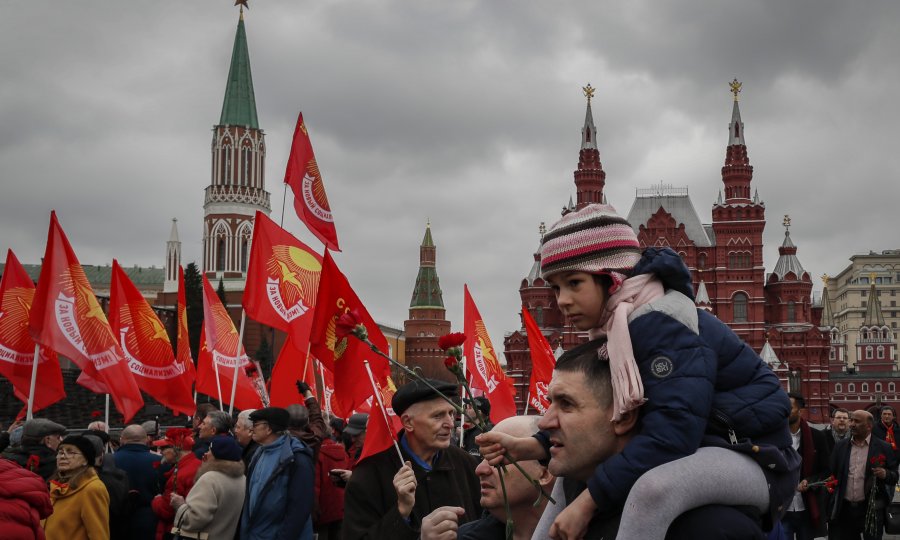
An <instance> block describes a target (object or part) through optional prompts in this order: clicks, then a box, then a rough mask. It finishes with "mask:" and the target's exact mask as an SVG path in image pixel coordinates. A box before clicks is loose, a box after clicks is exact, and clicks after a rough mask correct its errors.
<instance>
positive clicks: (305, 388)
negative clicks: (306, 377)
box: [297, 381, 310, 396]
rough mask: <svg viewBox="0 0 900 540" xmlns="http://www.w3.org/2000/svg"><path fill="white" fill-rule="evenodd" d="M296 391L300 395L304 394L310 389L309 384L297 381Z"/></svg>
mask: <svg viewBox="0 0 900 540" xmlns="http://www.w3.org/2000/svg"><path fill="white" fill-rule="evenodd" d="M297 391H298V392H300V395H301V396H304V395H306V393H307V392H309V391H310V389H309V385H308V384H306V382H304V381H297Z"/></svg>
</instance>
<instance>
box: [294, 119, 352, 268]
mask: <svg viewBox="0 0 900 540" xmlns="http://www.w3.org/2000/svg"><path fill="white" fill-rule="evenodd" d="M284 183H285V184H287V185H289V186H291V191H292V192H293V193H294V210H295V211H296V212H297V216H299V217H300V219H301V220H303V222H304V223H306V226H307V227H309V230H310V231H312V233H313V234H314V235H316V238H318V239H319V240H321V241H322V243H323V244H325V247H327V248H328V249H331V250H334V251H340V248H339V247H338V240H337V231H336V230H335V228H334V219H333V218H332V216H331V207H330V206H328V197H327V196H325V184H323V183H322V174H321V173H320V172H319V165H318V164H317V163H316V156H315V154H314V153H313V148H312V143H311V142H310V140H309V133H308V132H307V130H306V125H305V124H304V123H303V113H300V115H299V116H297V127H296V128H295V129H294V141H293V142H292V143H291V155H290V157H288V162H287V170H285V171H284Z"/></svg>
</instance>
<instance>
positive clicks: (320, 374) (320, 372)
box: [314, 359, 334, 417]
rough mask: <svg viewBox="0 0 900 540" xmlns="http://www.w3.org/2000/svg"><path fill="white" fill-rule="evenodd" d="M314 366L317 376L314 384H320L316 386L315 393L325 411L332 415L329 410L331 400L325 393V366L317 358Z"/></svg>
mask: <svg viewBox="0 0 900 540" xmlns="http://www.w3.org/2000/svg"><path fill="white" fill-rule="evenodd" d="M314 362H315V364H314V365H315V366H316V367H317V369H316V371H318V377H316V386H319V384H321V385H322V386H321V387H319V388H316V393H317V394H318V395H319V401H321V402H322V403H323V404H324V405H325V412H327V413H328V415H329V416H332V417H333V416H334V413H333V412H332V410H331V400H330V399H327V396H326V395H325V366H323V365H322V362H319V361H318V360H317V359H316V360H314Z"/></svg>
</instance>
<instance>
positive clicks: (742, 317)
mask: <svg viewBox="0 0 900 540" xmlns="http://www.w3.org/2000/svg"><path fill="white" fill-rule="evenodd" d="M733 302H734V322H747V295H746V294H744V293H737V294H735V295H734V299H733Z"/></svg>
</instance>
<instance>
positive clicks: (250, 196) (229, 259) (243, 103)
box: [203, 11, 271, 291]
mask: <svg viewBox="0 0 900 540" xmlns="http://www.w3.org/2000/svg"><path fill="white" fill-rule="evenodd" d="M211 150H212V179H211V182H210V185H209V186H208V187H207V188H206V198H205V200H204V203H203V211H204V212H203V272H205V273H206V275H207V277H208V278H209V279H210V281H213V282H214V284H215V281H218V280H220V279H222V280H223V281H224V284H225V289H226V291H234V290H243V288H244V279H245V278H246V275H247V261H248V259H249V256H250V238H251V232H252V231H253V216H254V215H255V214H256V211H257V210H260V211H262V212H264V213H265V214H266V215H268V214H269V212H271V209H270V207H269V192H268V191H266V189H265V157H266V145H265V134H264V133H263V131H262V130H261V129H259V122H258V121H257V117H256V97H255V95H254V93H253V78H252V76H251V74H250V53H249V51H248V50H247V33H246V31H245V30H244V15H243V11H241V16H240V19H239V21H238V27H237V33H236V34H235V37H234V49H233V50H232V55H231V68H230V69H229V71H228V83H227V85H226V87H225V100H224V102H223V104H222V115H221V118H220V119H219V123H218V124H217V125H216V126H215V127H214V128H213V138H212V147H211Z"/></svg>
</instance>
